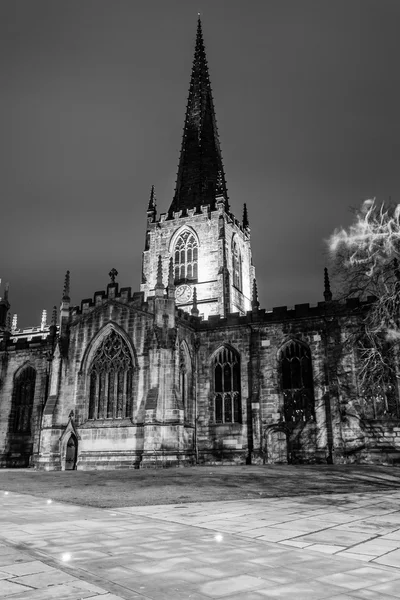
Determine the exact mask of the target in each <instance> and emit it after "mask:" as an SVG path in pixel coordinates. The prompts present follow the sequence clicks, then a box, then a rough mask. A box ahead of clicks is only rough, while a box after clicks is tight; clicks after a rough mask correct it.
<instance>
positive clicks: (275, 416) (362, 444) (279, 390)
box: [0, 19, 400, 470]
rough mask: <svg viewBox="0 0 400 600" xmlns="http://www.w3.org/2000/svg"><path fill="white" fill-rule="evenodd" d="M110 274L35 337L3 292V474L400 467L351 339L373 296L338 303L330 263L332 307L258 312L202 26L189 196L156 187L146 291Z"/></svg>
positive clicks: (389, 401) (388, 401) (324, 303)
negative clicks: (10, 470)
mask: <svg viewBox="0 0 400 600" xmlns="http://www.w3.org/2000/svg"><path fill="white" fill-rule="evenodd" d="M109 275H110V281H109V283H108V285H107V289H106V290H104V291H99V292H95V293H94V296H93V298H89V299H84V300H82V301H81V303H80V305H78V306H74V305H72V304H71V300H70V274H69V272H67V274H66V276H65V283H64V290H63V295H62V298H61V303H60V308H59V310H58V309H56V307H55V308H54V311H53V314H52V317H51V323H50V325H48V324H47V319H46V316H45V315H44V317H43V319H42V323H41V325H40V326H38V327H31V328H29V329H18V328H17V323H16V320H15V319H14V320H12V319H11V313H10V301H9V291H8V288H7V286H6V288H5V289H4V290H3V293H2V298H1V300H0V369H1V371H0V466H2V467H27V466H31V467H34V468H36V469H44V470H65V469H81V470H85V469H86V470H88V469H117V468H146V467H148V468H150V467H166V466H183V465H194V464H215V465H218V464H274V463H325V464H326V463H328V464H332V463H351V462H379V463H382V464H395V463H396V462H400V460H399V456H400V418H399V417H400V411H399V402H398V397H399V394H398V390H397V389H396V390H395V391H394V392H393V393H392V394H386V395H385V394H384V395H383V396H382V398H379V399H374V400H373V401H370V400H369V401H368V402H367V401H366V399H365V398H363V397H362V394H361V392H360V390H359V383H358V381H357V360H358V358H357V353H356V351H355V350H354V349H351V348H348V347H344V346H343V344H341V341H342V340H343V337H344V336H345V335H346V332H347V331H348V330H350V329H352V328H355V327H357V324H358V323H359V322H360V319H362V315H363V314H364V312H365V311H366V310H368V305H369V303H370V302H371V301H372V300H371V299H366V300H365V301H359V300H351V301H348V302H347V303H339V302H336V301H335V300H334V299H333V298H332V293H331V290H330V283H329V276H328V272H327V270H326V269H325V274H324V285H323V286H322V285H321V302H319V303H318V305H316V306H310V305H309V304H298V305H296V306H295V307H294V308H291V309H289V308H287V307H286V306H280V307H276V308H274V309H273V310H271V311H266V310H265V309H261V308H260V304H259V299H258V293H257V283H256V272H255V266H254V265H253V260H252V253H251V231H250V225H249V218H248V213H247V208H246V204H245V205H244V209H243V214H242V215H241V219H238V218H237V217H235V216H234V215H233V213H232V211H231V209H230V205H229V199H228V194H227V186H226V179H225V173H224V167H223V163H222V157H221V149H220V143H219V138H218V132H217V126H216V118H215V111H214V104H213V98H212V93H211V85H210V79H209V73H208V67H207V59H206V53H205V47H204V42H203V34H202V27H201V22H200V19H199V21H198V25H197V36H196V45H195V55H194V60H193V67H192V73H191V80H190V89H189V97H188V103H187V109H186V115H185V125H184V132H183V139H182V147H181V153H180V157H179V168H178V175H177V182H176V188H175V192H174V195H173V197H172V201H171V203H170V206H169V209H168V212H166V213H161V214H158V213H157V205H156V195H155V191H154V188H152V190H151V194H150V198H149V203H148V209H147V223H146V231H145V245H144V250H143V260H142V279H141V283H140V291H136V292H132V290H131V288H130V287H120V286H119V283H118V281H117V277H118V273H117V271H116V270H115V269H112V270H111V272H110V274H109ZM321 279H322V277H321ZM138 283H139V282H138ZM322 292H323V295H322ZM322 298H323V299H322Z"/></svg>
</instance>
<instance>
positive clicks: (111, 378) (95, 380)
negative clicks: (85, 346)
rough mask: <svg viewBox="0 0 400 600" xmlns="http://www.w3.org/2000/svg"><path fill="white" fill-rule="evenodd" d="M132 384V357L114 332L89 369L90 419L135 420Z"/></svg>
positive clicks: (121, 339)
mask: <svg viewBox="0 0 400 600" xmlns="http://www.w3.org/2000/svg"><path fill="white" fill-rule="evenodd" d="M132 380H133V363H132V357H131V353H130V351H129V348H128V346H127V344H126V342H125V340H124V339H123V338H122V337H121V336H120V335H119V334H118V333H117V332H116V331H114V330H112V331H111V333H110V334H109V335H107V336H106V337H105V338H104V339H103V340H102V342H101V344H100V346H99V347H98V348H97V350H96V354H95V356H94V358H93V361H92V364H91V366H90V369H89V381H90V386H89V413H88V417H89V419H121V418H125V417H131V416H132Z"/></svg>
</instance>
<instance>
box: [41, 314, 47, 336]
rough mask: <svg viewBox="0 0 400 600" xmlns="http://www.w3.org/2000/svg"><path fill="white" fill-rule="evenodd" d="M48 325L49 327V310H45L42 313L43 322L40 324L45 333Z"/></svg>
mask: <svg viewBox="0 0 400 600" xmlns="http://www.w3.org/2000/svg"><path fill="white" fill-rule="evenodd" d="M46 325H47V310H46V309H44V310H43V311H42V320H41V322H40V330H41V331H43V330H44V328H45V327H46Z"/></svg>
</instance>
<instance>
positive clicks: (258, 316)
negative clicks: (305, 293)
mask: <svg viewBox="0 0 400 600" xmlns="http://www.w3.org/2000/svg"><path fill="white" fill-rule="evenodd" d="M374 301H376V298H374V297H373V296H369V297H368V298H366V299H365V300H360V299H359V298H351V299H347V300H346V301H343V302H339V301H333V302H318V303H317V304H314V305H310V304H309V303H304V304H295V306H294V307H288V306H275V307H274V308H272V310H266V309H264V308H263V309H256V310H251V311H248V312H247V313H246V314H245V315H240V314H239V313H230V314H229V315H227V316H226V317H224V318H222V317H221V316H220V315H210V316H209V317H208V319H206V320H202V321H201V322H199V328H200V329H205V330H209V329H214V328H215V327H226V326H227V327H229V326H235V325H236V326H239V325H245V324H248V325H249V324H252V323H266V324H267V323H276V322H279V321H291V320H298V319H320V318H326V317H350V316H351V315H352V314H353V315H357V314H359V313H360V311H364V310H368V308H369V307H370V306H371V304H372V303H373V302H374Z"/></svg>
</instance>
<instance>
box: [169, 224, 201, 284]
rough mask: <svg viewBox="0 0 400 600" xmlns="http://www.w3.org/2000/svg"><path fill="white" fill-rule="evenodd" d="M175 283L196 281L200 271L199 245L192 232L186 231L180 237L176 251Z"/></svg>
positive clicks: (176, 244)
mask: <svg viewBox="0 0 400 600" xmlns="http://www.w3.org/2000/svg"><path fill="white" fill-rule="evenodd" d="M174 262H175V282H177V281H186V280H191V281H194V280H196V279H197V271H198V243H197V239H196V237H195V236H194V235H193V233H190V231H184V232H183V233H181V234H180V236H179V237H178V239H177V241H176V243H175V250H174Z"/></svg>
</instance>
